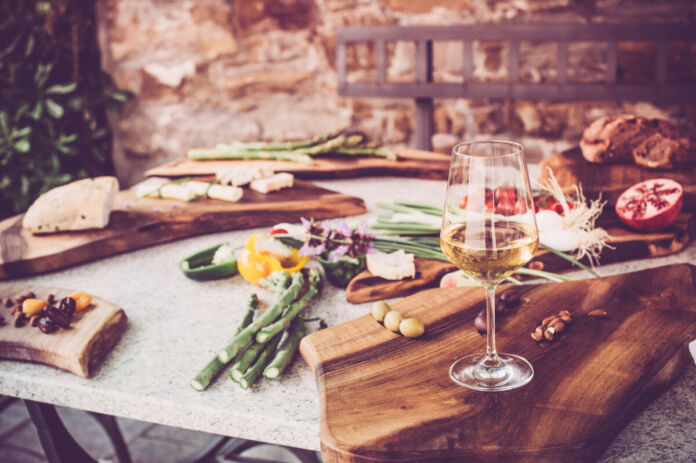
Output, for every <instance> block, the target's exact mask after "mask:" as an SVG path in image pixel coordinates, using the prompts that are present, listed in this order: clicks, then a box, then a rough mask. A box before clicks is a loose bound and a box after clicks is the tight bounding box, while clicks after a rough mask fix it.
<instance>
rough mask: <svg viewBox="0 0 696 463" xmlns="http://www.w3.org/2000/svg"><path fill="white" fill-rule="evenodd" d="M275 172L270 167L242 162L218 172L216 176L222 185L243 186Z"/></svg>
mask: <svg viewBox="0 0 696 463" xmlns="http://www.w3.org/2000/svg"><path fill="white" fill-rule="evenodd" d="M274 173H275V171H274V170H273V169H272V168H270V167H265V166H258V165H252V164H241V165H238V166H235V167H232V168H231V169H226V170H223V171H219V172H217V173H216V175H215V178H216V179H217V181H218V183H220V184H221V185H232V186H243V185H247V184H249V183H250V182H252V181H254V180H257V179H260V178H267V177H270V176H272V175H273V174H274Z"/></svg>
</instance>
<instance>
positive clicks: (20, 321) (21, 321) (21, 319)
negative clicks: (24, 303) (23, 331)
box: [14, 311, 29, 328]
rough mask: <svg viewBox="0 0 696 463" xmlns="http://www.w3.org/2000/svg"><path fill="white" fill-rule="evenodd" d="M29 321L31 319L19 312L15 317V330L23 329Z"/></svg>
mask: <svg viewBox="0 0 696 463" xmlns="http://www.w3.org/2000/svg"><path fill="white" fill-rule="evenodd" d="M28 321H29V319H28V318H27V317H26V315H24V314H23V313H22V312H20V311H18V312H17V313H16V314H15V317H14V326H15V328H21V327H23V326H24V325H26V324H27V322H28Z"/></svg>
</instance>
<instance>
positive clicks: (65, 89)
mask: <svg viewBox="0 0 696 463" xmlns="http://www.w3.org/2000/svg"><path fill="white" fill-rule="evenodd" d="M76 88H77V83H76V82H73V83H71V84H64V85H54V86H52V87H49V88H48V89H47V90H46V93H47V94H49V95H65V94H67V93H71V92H74V91H75V89H76Z"/></svg>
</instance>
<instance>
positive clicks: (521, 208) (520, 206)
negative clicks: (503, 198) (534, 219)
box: [515, 199, 536, 214]
mask: <svg viewBox="0 0 696 463" xmlns="http://www.w3.org/2000/svg"><path fill="white" fill-rule="evenodd" d="M534 209H535V210H536V206H535V207H534ZM525 212H527V204H526V203H525V202H524V200H523V199H518V200H517V201H515V214H524V213H525Z"/></svg>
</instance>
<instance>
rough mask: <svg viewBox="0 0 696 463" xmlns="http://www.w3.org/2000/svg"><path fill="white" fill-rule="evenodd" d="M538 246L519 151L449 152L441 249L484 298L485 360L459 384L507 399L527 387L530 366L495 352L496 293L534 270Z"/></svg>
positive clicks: (498, 147)
mask: <svg viewBox="0 0 696 463" xmlns="http://www.w3.org/2000/svg"><path fill="white" fill-rule="evenodd" d="M538 243H539V233H538V231H537V226H536V220H535V215H534V203H533V198H532V192H531V188H530V186H529V175H528V173H527V165H526V163H525V160H524V149H523V148H522V145H519V144H517V143H513V142H506V141H476V142H469V143H460V144H459V145H457V146H455V147H454V148H453V150H452V160H451V163H450V173H449V181H448V185H447V197H446V200H445V208H444V216H443V220H442V231H441V233H440V246H441V247H442V252H443V253H444V254H445V256H446V257H447V258H448V259H449V260H450V261H451V262H452V263H453V264H455V265H456V266H457V267H459V268H460V269H461V270H462V271H463V272H464V273H465V274H466V275H467V276H469V277H471V278H473V279H475V280H477V281H479V282H481V284H482V285H483V286H484V288H485V291H486V319H487V321H486V324H487V335H486V352H485V353H481V354H474V355H468V356H466V357H462V358H460V359H459V360H457V361H456V362H455V363H454V364H453V365H452V367H451V368H450V376H451V377H452V379H453V380H454V381H455V382H457V383H458V384H460V385H462V386H465V387H468V388H470V389H475V390H479V391H504V390H508V389H514V388H517V387H520V386H523V385H525V384H527V383H528V382H529V381H531V379H532V377H533V376H534V369H533V368H532V365H531V364H530V363H529V362H528V361H527V360H525V359H524V358H522V357H520V356H517V355H513V354H499V353H498V352H497V350H496V346H495V288H496V286H497V285H498V284H499V283H500V282H501V281H502V280H504V279H505V278H508V277H510V275H512V274H513V273H514V272H515V271H516V270H517V269H519V268H520V267H522V266H523V265H525V264H526V263H527V262H529V261H530V260H531V259H532V257H533V256H534V251H535V250H536V248H537V245H538Z"/></svg>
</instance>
